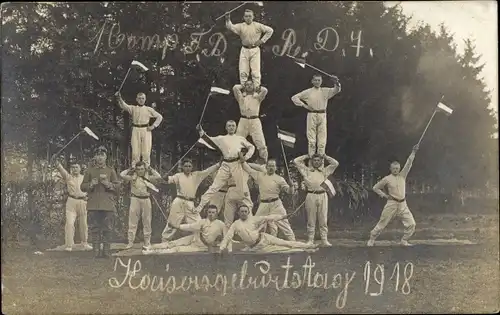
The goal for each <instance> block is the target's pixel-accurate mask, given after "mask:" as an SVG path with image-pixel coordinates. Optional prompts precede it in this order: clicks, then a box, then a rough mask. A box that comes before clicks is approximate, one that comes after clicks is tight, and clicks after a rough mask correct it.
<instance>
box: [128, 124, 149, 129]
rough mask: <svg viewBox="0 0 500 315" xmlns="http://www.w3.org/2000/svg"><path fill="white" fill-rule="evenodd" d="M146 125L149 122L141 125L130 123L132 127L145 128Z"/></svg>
mask: <svg viewBox="0 0 500 315" xmlns="http://www.w3.org/2000/svg"><path fill="white" fill-rule="evenodd" d="M148 126H149V124H142V125H136V124H132V127H136V128H146V127H148Z"/></svg>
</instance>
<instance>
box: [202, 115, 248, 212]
mask: <svg viewBox="0 0 500 315" xmlns="http://www.w3.org/2000/svg"><path fill="white" fill-rule="evenodd" d="M196 129H198V131H199V133H200V137H201V138H205V139H206V141H208V142H212V143H214V144H215V145H216V146H217V147H218V148H219V150H220V151H221V153H222V156H223V161H222V164H221V167H220V168H219V171H218V172H217V175H216V176H215V178H214V182H213V183H212V185H210V187H209V188H208V190H207V191H206V192H205V193H204V194H203V196H202V197H201V201H200V203H199V205H198V206H197V207H196V209H195V212H197V213H200V212H201V210H202V209H203V207H205V206H206V205H207V204H208V202H209V201H210V200H211V199H212V197H213V195H214V194H215V193H216V192H218V191H219V190H220V189H221V188H222V187H224V186H225V185H226V184H228V181H229V179H230V178H231V177H232V178H233V180H234V184H235V185H236V187H235V189H236V192H237V194H238V196H239V197H240V198H245V197H248V196H250V193H249V192H247V191H245V187H248V177H246V176H244V174H245V172H244V171H243V169H242V168H241V163H240V158H239V155H238V154H239V152H240V151H241V150H242V149H244V148H246V149H247V153H246V154H245V158H246V159H247V160H248V159H249V158H251V157H252V155H253V153H254V152H255V147H254V145H253V144H251V143H250V142H248V141H247V140H246V139H245V138H243V137H242V136H238V135H236V122H235V121H234V120H229V121H228V122H227V123H226V131H227V134H226V135H221V136H217V137H209V136H208V135H206V133H205V131H204V130H203V129H202V128H201V126H200V125H198V126H196Z"/></svg>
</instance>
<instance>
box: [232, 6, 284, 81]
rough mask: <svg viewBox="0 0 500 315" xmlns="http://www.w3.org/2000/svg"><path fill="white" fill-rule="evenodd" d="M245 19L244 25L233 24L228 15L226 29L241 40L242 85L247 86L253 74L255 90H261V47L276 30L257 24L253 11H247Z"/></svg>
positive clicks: (240, 64)
mask: <svg viewBox="0 0 500 315" xmlns="http://www.w3.org/2000/svg"><path fill="white" fill-rule="evenodd" d="M243 19H244V20H245V22H244V23H238V24H233V23H232V22H231V16H230V15H229V14H226V28H227V29H228V30H230V31H231V32H233V33H235V34H236V35H238V36H239V37H240V39H241V45H242V47H241V51H240V61H239V73H240V83H241V85H243V84H245V82H246V81H247V80H248V79H249V77H250V73H251V76H252V81H253V83H254V86H255V88H259V87H260V82H261V73H260V67H261V64H260V46H261V45H262V44H264V43H265V42H267V41H268V40H269V38H271V36H272V35H273V32H274V30H273V29H272V28H271V27H269V26H267V25H264V24H262V23H258V22H255V21H254V20H253V19H254V13H253V11H252V10H245V14H244V16H243ZM262 34H264V36H262Z"/></svg>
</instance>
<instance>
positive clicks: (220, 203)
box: [210, 191, 227, 214]
mask: <svg viewBox="0 0 500 315" xmlns="http://www.w3.org/2000/svg"><path fill="white" fill-rule="evenodd" d="M226 194H227V192H221V191H218V192H216V193H215V194H214V195H213V196H212V199H210V204H211V205H214V206H216V207H217V214H219V213H221V212H222V211H223V209H224V200H225V199H226Z"/></svg>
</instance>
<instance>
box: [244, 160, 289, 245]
mask: <svg viewBox="0 0 500 315" xmlns="http://www.w3.org/2000/svg"><path fill="white" fill-rule="evenodd" d="M242 163H243V170H244V171H246V172H247V173H248V174H250V176H252V178H253V179H254V180H255V182H256V183H257V185H258V186H259V195H260V204H259V208H258V209H257V212H256V213H255V215H256V216H267V215H286V210H285V207H283V203H282V202H281V200H280V193H281V192H285V193H288V194H290V195H293V193H294V187H293V185H292V184H289V183H287V182H286V181H285V179H284V178H283V177H281V176H279V175H278V174H276V160H274V159H271V160H268V161H267V164H266V166H265V167H263V166H261V165H257V164H253V165H252V167H251V166H250V165H249V164H247V163H246V162H245V161H242ZM268 225H269V230H270V234H271V235H272V236H277V235H278V227H279V228H280V230H282V231H283V234H285V238H286V239H287V240H289V241H295V234H294V233H293V230H292V227H291V226H290V222H288V219H283V220H280V221H276V222H274V221H270V222H269V224H268Z"/></svg>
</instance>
